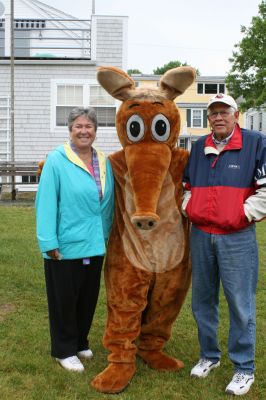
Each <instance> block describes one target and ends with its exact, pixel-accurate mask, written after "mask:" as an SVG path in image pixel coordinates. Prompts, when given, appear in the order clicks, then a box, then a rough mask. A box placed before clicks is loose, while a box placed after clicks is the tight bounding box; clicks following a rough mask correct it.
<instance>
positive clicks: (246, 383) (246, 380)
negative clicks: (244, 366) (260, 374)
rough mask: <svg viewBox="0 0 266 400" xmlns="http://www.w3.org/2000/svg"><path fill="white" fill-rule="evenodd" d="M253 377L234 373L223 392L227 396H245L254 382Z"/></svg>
mask: <svg viewBox="0 0 266 400" xmlns="http://www.w3.org/2000/svg"><path fill="white" fill-rule="evenodd" d="M254 380H255V378H254V375H253V374H252V375H248V374H245V373H243V372H236V373H235V374H234V376H233V379H232V380H231V382H230V383H229V385H228V386H227V387H226V389H225V392H226V393H228V394H234V395H238V396H241V395H242V394H246V393H247V392H248V391H249V389H250V386H251V385H252V383H253V382H254Z"/></svg>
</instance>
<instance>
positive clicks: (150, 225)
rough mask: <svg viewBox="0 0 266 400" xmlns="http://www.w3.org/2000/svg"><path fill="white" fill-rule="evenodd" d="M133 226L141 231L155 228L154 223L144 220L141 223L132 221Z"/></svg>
mask: <svg viewBox="0 0 266 400" xmlns="http://www.w3.org/2000/svg"><path fill="white" fill-rule="evenodd" d="M133 224H134V225H135V226H136V228H138V229H143V230H145V231H148V230H150V229H153V228H155V226H156V221H151V220H145V219H142V220H141V221H138V220H135V221H133Z"/></svg>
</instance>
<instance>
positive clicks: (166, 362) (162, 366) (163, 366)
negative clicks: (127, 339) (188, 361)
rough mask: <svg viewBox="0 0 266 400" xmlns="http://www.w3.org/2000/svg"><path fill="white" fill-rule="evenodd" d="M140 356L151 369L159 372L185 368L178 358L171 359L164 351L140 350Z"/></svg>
mask: <svg viewBox="0 0 266 400" xmlns="http://www.w3.org/2000/svg"><path fill="white" fill-rule="evenodd" d="M138 356H139V357H141V358H142V360H143V361H144V362H145V363H146V364H148V366H149V367H150V368H153V369H157V371H177V370H179V369H181V368H184V363H183V362H182V361H180V360H177V359H176V358H173V357H170V356H168V355H167V354H165V353H163V352H162V351H152V350H151V351H148V350H147V351H146V350H138Z"/></svg>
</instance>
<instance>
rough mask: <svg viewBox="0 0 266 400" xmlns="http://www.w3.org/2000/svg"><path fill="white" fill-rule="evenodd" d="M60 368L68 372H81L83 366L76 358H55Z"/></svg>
mask: <svg viewBox="0 0 266 400" xmlns="http://www.w3.org/2000/svg"><path fill="white" fill-rule="evenodd" d="M56 361H57V362H59V364H60V365H61V367H63V368H65V369H67V370H68V371H76V372H83V371H84V366H83V364H82V363H81V362H80V360H79V359H78V357H77V356H72V357H67V358H56Z"/></svg>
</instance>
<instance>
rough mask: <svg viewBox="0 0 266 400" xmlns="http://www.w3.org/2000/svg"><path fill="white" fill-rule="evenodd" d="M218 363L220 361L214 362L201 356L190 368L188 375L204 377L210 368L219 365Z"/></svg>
mask: <svg viewBox="0 0 266 400" xmlns="http://www.w3.org/2000/svg"><path fill="white" fill-rule="evenodd" d="M219 365H220V361H217V362H216V363H214V362H212V361H210V360H206V359H204V358H201V359H200V360H199V362H198V364H196V365H195V367H193V368H192V370H191V372H190V376H196V377H197V378H206V376H207V375H209V373H210V372H211V370H212V369H214V368H217V367H219Z"/></svg>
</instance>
